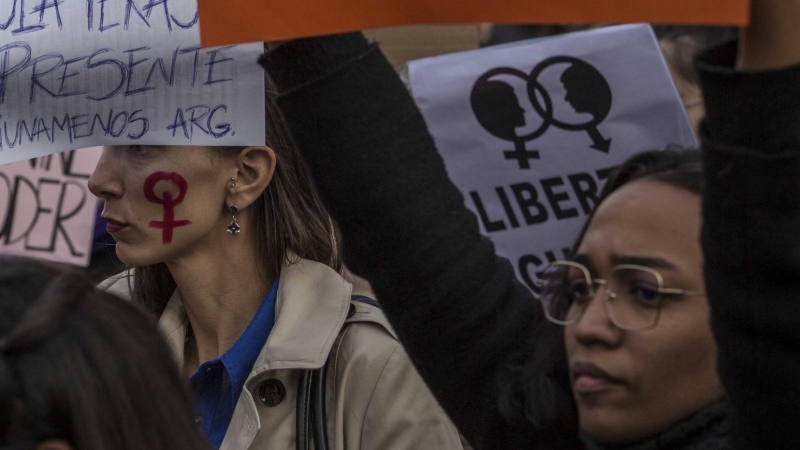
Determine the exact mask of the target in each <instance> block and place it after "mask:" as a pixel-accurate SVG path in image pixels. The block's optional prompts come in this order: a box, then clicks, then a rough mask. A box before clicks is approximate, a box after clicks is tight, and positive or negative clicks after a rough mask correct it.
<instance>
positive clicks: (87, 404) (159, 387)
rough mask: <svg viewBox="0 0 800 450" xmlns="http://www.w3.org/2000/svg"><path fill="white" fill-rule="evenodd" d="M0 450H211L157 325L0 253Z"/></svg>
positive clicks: (75, 282) (57, 272)
mask: <svg viewBox="0 0 800 450" xmlns="http://www.w3.org/2000/svg"><path fill="white" fill-rule="evenodd" d="M0 299H2V301H0V448H6V446H8V448H28V447H30V448H34V447H35V446H36V444H37V443H40V442H43V441H47V440H51V439H57V440H62V441H65V442H66V443H67V444H69V445H70V446H71V447H72V448H75V449H80V450H105V449H115V450H204V449H208V450H211V446H210V445H209V444H208V442H207V440H206V439H205V437H204V436H203V435H202V433H201V432H200V428H199V427H198V425H197V423H196V422H195V419H194V414H193V411H192V406H191V403H190V400H189V395H188V393H187V392H186V388H185V385H184V384H183V382H182V381H181V378H180V375H179V373H178V370H177V367H176V365H175V361H174V359H173V357H172V354H171V352H170V350H169V347H168V346H167V345H166V343H165V342H164V340H163V338H162V336H161V334H160V333H158V330H157V329H156V323H155V321H154V320H153V318H152V317H150V315H149V314H146V313H145V312H143V311H142V310H141V308H140V307H139V306H137V305H133V304H131V302H128V301H124V300H121V299H119V298H116V297H115V296H113V295H111V294H109V293H107V292H103V291H100V290H97V289H95V288H94V287H93V286H92V284H91V282H90V281H89V280H88V279H86V278H85V276H84V275H83V274H81V273H80V272H78V271H77V270H75V269H67V268H65V267H63V266H62V267H57V266H55V265H52V264H47V263H43V262H39V261H34V260H28V259H23V258H16V257H8V256H2V255H0Z"/></svg>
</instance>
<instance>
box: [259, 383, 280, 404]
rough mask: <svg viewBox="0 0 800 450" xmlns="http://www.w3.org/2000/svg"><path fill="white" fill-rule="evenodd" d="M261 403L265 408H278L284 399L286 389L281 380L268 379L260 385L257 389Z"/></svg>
mask: <svg viewBox="0 0 800 450" xmlns="http://www.w3.org/2000/svg"><path fill="white" fill-rule="evenodd" d="M258 395H259V396H260V397H261V401H262V402H263V403H264V404H265V405H267V406H278V405H279V404H280V403H281V402H282V401H283V399H284V398H286V387H284V386H283V383H282V382H281V380H279V379H277V378H269V379H267V380H264V382H262V383H261V386H259V388H258Z"/></svg>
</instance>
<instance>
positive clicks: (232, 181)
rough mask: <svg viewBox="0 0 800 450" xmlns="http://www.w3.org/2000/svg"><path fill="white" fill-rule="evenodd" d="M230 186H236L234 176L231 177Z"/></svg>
mask: <svg viewBox="0 0 800 450" xmlns="http://www.w3.org/2000/svg"><path fill="white" fill-rule="evenodd" d="M231 187H236V178H233V177H231Z"/></svg>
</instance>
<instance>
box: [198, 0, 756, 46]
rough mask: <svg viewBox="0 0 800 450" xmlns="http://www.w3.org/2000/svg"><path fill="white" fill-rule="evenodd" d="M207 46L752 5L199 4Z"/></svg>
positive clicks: (729, 19) (677, 16) (732, 19)
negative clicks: (397, 28)
mask: <svg viewBox="0 0 800 450" xmlns="http://www.w3.org/2000/svg"><path fill="white" fill-rule="evenodd" d="M199 5H200V19H201V29H200V31H201V33H202V38H203V45H227V44H235V43H239V42H252V41H282V40H288V39H294V38H298V37H306V36H319V35H324V34H333V33H341V32H345V31H356V30H364V29H368V28H378V27H389V26H397V25H411V24H448V23H481V22H493V23H537V24H550V23H606V24H607V23H631V22H650V23H658V24H692V25H699V24H709V25H745V24H746V23H747V22H748V20H749V12H750V0H603V1H600V0H503V1H502V2H492V1H486V0H435V1H431V0H338V1H330V0H294V1H281V0H224V1H221V0H199Z"/></svg>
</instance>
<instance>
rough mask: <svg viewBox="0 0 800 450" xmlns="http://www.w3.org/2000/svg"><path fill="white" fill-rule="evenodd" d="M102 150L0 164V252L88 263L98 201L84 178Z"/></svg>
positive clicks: (89, 172)
mask: <svg viewBox="0 0 800 450" xmlns="http://www.w3.org/2000/svg"><path fill="white" fill-rule="evenodd" d="M101 151H102V148H100V147H93V148H87V149H82V150H76V151H71V152H67V153H61V154H58V155H51V156H45V157H43V158H38V159H32V160H30V161H20V162H17V163H14V164H6V165H3V166H0V254H9V255H16V256H27V257H30V258H38V259H44V260H48V261H55V262H61V263H67V264H73V265H76V266H81V267H86V266H88V265H89V259H90V257H91V254H92V236H93V231H94V226H95V223H94V222H95V217H96V212H97V205H98V203H97V198H96V197H95V196H94V195H92V194H91V192H89V188H88V187H87V181H88V180H89V175H91V173H92V171H93V170H94V168H95V166H96V165H97V161H98V159H100V152H101Z"/></svg>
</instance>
